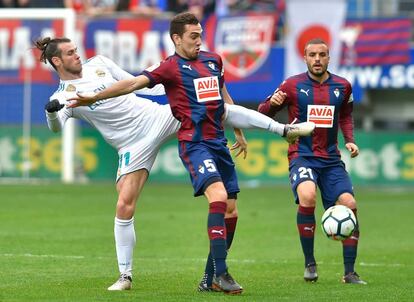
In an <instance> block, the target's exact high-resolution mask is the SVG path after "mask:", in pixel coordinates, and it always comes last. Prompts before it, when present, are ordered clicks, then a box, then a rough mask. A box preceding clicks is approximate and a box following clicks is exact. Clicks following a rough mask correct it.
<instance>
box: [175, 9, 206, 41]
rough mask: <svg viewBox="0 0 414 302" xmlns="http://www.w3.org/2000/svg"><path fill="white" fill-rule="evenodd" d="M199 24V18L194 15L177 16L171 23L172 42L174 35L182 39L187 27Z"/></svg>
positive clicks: (185, 13) (183, 14) (187, 13)
mask: <svg viewBox="0 0 414 302" xmlns="http://www.w3.org/2000/svg"><path fill="white" fill-rule="evenodd" d="M199 23H200V21H198V19H197V17H196V16H195V15H194V14H192V13H189V12H184V13H180V14H178V15H176V16H175V17H174V18H173V19H172V20H171V23H170V38H171V40H172V37H173V35H174V34H177V35H179V36H180V37H182V36H183V34H184V32H185V26H186V25H187V24H193V25H197V24H199Z"/></svg>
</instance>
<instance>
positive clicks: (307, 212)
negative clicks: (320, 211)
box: [298, 206, 315, 216]
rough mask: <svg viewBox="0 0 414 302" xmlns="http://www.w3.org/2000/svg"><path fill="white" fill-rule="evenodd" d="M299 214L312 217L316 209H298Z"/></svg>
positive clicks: (300, 207)
mask: <svg viewBox="0 0 414 302" xmlns="http://www.w3.org/2000/svg"><path fill="white" fill-rule="evenodd" d="M298 213H299V214H302V215H306V216H311V215H314V214H315V207H302V206H299V207H298Z"/></svg>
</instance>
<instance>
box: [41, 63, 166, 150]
mask: <svg viewBox="0 0 414 302" xmlns="http://www.w3.org/2000/svg"><path fill="white" fill-rule="evenodd" d="M131 77H133V76H132V75H131V74H129V73H127V72H125V71H124V70H122V69H121V68H119V67H118V66H117V65H116V64H115V63H114V62H112V61H111V60H109V59H108V58H106V57H103V56H95V57H93V58H91V59H89V60H88V61H87V62H86V63H85V64H83V68H82V78H80V79H76V80H66V81H62V80H61V81H60V84H59V88H58V90H57V91H56V92H55V93H54V94H53V95H52V96H51V97H50V100H53V99H57V100H59V102H60V103H61V104H66V100H67V99H68V98H70V97H72V96H75V95H76V93H77V92H84V93H85V92H97V91H100V90H103V89H105V88H107V87H109V86H111V85H112V84H113V83H115V82H117V81H118V80H122V79H125V78H131ZM139 93H141V94H153V95H159V94H163V93H164V88H163V86H159V87H157V89H155V90H149V89H143V90H140V91H139ZM161 109H162V111H168V110H169V106H168V105H159V104H157V103H155V102H152V101H150V100H147V99H144V98H140V97H138V96H136V95H135V94H134V93H130V94H127V95H123V96H118V97H115V98H111V99H106V100H101V101H98V102H96V103H94V104H92V105H90V106H81V107H77V108H66V107H64V108H62V109H61V110H60V111H59V112H58V118H59V123H58V124H57V123H56V122H55V123H51V120H52V119H51V118H50V114H48V115H47V116H48V125H49V128H50V129H51V130H53V131H59V130H61V129H59V124H60V128H62V127H63V125H64V124H65V122H66V120H67V119H68V118H71V117H74V118H78V119H82V120H84V121H86V122H88V123H89V124H91V125H92V126H94V127H95V128H96V129H97V130H98V131H99V132H100V133H101V134H102V136H103V137H104V139H105V141H106V142H108V143H109V144H110V145H111V146H112V147H114V148H115V149H116V150H118V151H119V150H121V149H122V148H124V147H125V146H128V145H131V144H134V143H136V141H137V140H138V139H140V138H141V137H142V135H143V134H146V133H149V130H150V129H151V127H153V125H152V123H151V121H152V119H153V117H154V116H157V112H158V111H159V110H161ZM53 124H54V125H53ZM56 125H58V127H56ZM166 130H168V129H166Z"/></svg>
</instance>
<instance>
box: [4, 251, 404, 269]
mask: <svg viewBox="0 0 414 302" xmlns="http://www.w3.org/2000/svg"><path fill="white" fill-rule="evenodd" d="M0 257H27V258H57V259H75V260H83V259H87V258H94V259H111V258H114V259H115V255H114V256H113V257H109V256H98V257H92V256H81V255H53V254H52V255H46V254H41V255H36V254H31V253H24V254H12V253H5V254H0ZM135 260H138V261H156V262H171V261H175V262H177V261H183V260H184V261H190V262H202V263H203V262H205V261H206V259H204V258H185V259H180V258H142V257H141V258H135ZM227 262H231V263H239V264H255V263H273V264H288V263H289V262H290V261H287V260H279V261H277V260H259V261H258V260H256V259H227ZM292 263H293V262H292ZM318 263H319V264H323V265H340V264H341V263H339V262H329V263H328V262H323V261H320V262H318ZM357 264H358V265H360V266H371V267H405V266H407V265H406V264H402V263H367V262H360V263H357Z"/></svg>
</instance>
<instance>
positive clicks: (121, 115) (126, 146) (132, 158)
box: [35, 38, 310, 290]
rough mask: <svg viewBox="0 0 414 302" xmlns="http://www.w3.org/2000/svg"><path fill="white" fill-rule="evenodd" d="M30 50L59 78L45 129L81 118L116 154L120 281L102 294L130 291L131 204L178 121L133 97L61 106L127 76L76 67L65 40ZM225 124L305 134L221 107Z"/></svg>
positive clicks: (107, 67)
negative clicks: (75, 106) (38, 54)
mask: <svg viewBox="0 0 414 302" xmlns="http://www.w3.org/2000/svg"><path fill="white" fill-rule="evenodd" d="M35 46H36V47H37V48H38V49H39V50H40V51H41V57H40V60H41V61H42V62H45V63H46V62H49V63H50V64H51V65H52V66H53V68H54V69H55V70H56V71H57V73H58V75H59V78H60V84H59V87H58V90H57V91H56V92H55V93H54V94H53V95H52V96H51V97H50V101H49V102H48V103H47V104H46V106H45V110H46V117H47V123H48V126H49V128H50V129H51V130H52V131H54V132H58V131H61V130H62V128H63V126H64V124H65V122H66V120H67V119H68V118H78V119H82V120H84V121H86V122H88V123H89V124H91V125H92V126H93V127H95V128H96V129H97V130H98V131H99V132H100V133H101V135H102V136H103V138H104V139H105V141H106V142H108V143H109V144H110V145H111V146H112V147H113V148H115V149H116V150H117V151H118V155H119V167H118V172H117V177H116V182H117V184H116V186H117V191H118V201H117V207H116V216H115V223H114V234H115V245H116V254H117V259H118V268H119V271H120V277H119V279H118V280H117V281H116V282H115V283H114V284H113V285H112V286H110V287H109V288H108V290H127V289H130V288H131V285H132V259H133V249H134V246H135V242H136V238H135V230H134V212H135V205H136V201H137V199H138V197H139V194H140V192H141V190H142V188H143V186H144V184H145V182H146V180H147V178H148V174H149V171H151V168H152V165H153V163H154V161H155V158H156V155H157V153H158V150H159V148H160V146H161V144H162V143H163V142H164V141H166V140H167V139H168V138H170V137H172V136H173V135H175V133H176V132H177V131H178V129H179V127H180V123H179V122H178V121H177V120H176V119H175V118H174V117H173V116H172V114H171V109H170V106H169V105H160V104H157V103H155V102H152V101H150V100H147V99H145V98H140V97H138V96H136V95H135V94H134V93H129V94H126V95H123V96H119V97H115V98H110V99H106V100H101V101H98V102H95V103H94V104H91V105H89V106H85V107H77V108H67V107H65V105H64V104H65V103H66V100H67V99H69V98H71V97H72V96H76V93H97V92H99V91H101V90H104V89H105V88H107V87H109V86H111V85H112V84H114V83H115V82H117V81H119V80H122V79H128V78H133V76H132V75H131V74H129V73H127V72H126V71H124V70H122V69H121V68H120V67H119V66H118V65H116V64H115V63H114V62H113V61H111V60H109V59H108V58H106V57H103V56H99V55H98V56H95V57H92V58H91V59H89V60H88V61H87V62H85V63H84V64H82V63H81V61H80V58H79V55H78V54H77V49H76V46H75V45H74V44H73V43H72V42H71V40H69V39H67V38H56V39H51V38H44V39H39V40H37V41H36V42H35ZM140 94H148V95H159V94H164V88H163V87H162V86H159V87H155V88H153V89H151V90H149V89H142V90H140ZM225 121H226V124H229V125H231V126H233V127H238V128H258V129H265V130H269V131H271V132H274V133H278V134H279V135H282V136H285V138H286V139H287V140H288V142H290V141H293V140H295V139H296V138H297V137H299V136H302V135H309V134H310V132H309V129H304V128H301V127H296V128H295V127H292V126H289V125H283V124H280V123H278V122H276V121H274V120H272V119H270V118H268V117H266V116H264V115H262V114H260V113H258V112H256V111H253V110H249V109H246V108H243V107H241V106H237V105H228V106H226V117H225ZM235 134H236V141H237V142H236V144H235V145H234V148H240V150H239V151H238V153H237V154H236V156H237V155H239V154H241V153H244V156H246V152H247V143H246V141H245V139H244V137H243V134H242V132H239V131H238V129H237V130H236V131H235ZM228 203H229V204H228V207H227V208H228V209H227V212H226V215H227V216H229V217H232V215H237V209H236V203H235V200H229V201H228ZM236 217H237V216H236Z"/></svg>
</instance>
